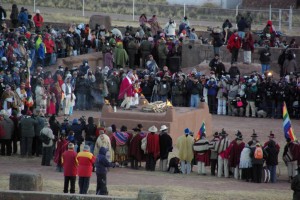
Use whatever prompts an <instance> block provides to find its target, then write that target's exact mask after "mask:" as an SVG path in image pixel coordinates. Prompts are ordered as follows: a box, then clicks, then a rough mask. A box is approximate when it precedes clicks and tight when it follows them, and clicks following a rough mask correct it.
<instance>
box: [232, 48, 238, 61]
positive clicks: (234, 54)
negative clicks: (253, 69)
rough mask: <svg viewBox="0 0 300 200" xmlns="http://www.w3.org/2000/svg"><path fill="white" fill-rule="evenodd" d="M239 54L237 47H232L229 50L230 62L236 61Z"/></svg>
mask: <svg viewBox="0 0 300 200" xmlns="http://www.w3.org/2000/svg"><path fill="white" fill-rule="evenodd" d="M238 56H239V49H236V48H233V49H232V51H231V64H232V63H235V62H237V60H238Z"/></svg>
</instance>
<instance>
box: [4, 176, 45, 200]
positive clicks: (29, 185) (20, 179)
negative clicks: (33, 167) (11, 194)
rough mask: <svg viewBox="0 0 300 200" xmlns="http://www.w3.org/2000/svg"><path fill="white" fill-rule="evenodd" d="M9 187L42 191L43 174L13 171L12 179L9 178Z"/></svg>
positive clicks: (11, 188)
mask: <svg viewBox="0 0 300 200" xmlns="http://www.w3.org/2000/svg"><path fill="white" fill-rule="evenodd" d="M9 189H10V190H24V191H42V190H43V179H42V176H41V174H35V173H25V172H24V173H11V174H10V180H9ZM0 199H3V198H0ZM4 199H5V198H4Z"/></svg>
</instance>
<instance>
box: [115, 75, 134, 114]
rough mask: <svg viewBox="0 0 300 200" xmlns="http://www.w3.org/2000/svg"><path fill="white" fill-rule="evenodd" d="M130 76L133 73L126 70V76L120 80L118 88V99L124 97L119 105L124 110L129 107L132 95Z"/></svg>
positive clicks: (131, 76)
mask: <svg viewBox="0 0 300 200" xmlns="http://www.w3.org/2000/svg"><path fill="white" fill-rule="evenodd" d="M132 78H133V74H132V72H131V71H130V72H128V74H127V76H126V77H125V78H124V79H123V80H122V82H121V86H120V90H119V96H118V99H124V100H123V102H122V103H121V106H120V107H121V108H124V109H125V110H129V109H130V106H131V103H132V97H133V96H134V91H133V89H134V88H133V81H132Z"/></svg>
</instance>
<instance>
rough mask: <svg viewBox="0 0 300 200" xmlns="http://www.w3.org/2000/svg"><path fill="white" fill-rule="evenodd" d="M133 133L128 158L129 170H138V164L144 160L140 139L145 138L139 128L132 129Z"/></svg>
mask: <svg viewBox="0 0 300 200" xmlns="http://www.w3.org/2000/svg"><path fill="white" fill-rule="evenodd" d="M132 130H133V131H134V133H133V137H132V139H131V141H130V146H129V156H130V159H131V168H132V169H138V168H139V162H141V161H143V160H144V157H145V155H144V152H143V150H142V149H141V145H142V139H143V138H144V137H145V135H144V133H143V132H142V131H141V129H140V128H139V127H136V128H134V129H132Z"/></svg>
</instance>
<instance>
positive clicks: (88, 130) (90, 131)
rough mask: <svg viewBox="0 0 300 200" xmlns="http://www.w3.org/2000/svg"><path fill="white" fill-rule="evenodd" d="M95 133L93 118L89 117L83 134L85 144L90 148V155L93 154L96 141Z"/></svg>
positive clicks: (95, 127)
mask: <svg viewBox="0 0 300 200" xmlns="http://www.w3.org/2000/svg"><path fill="white" fill-rule="evenodd" d="M96 131H97V126H96V125H95V123H94V118H93V117H89V118H88V124H87V125H86V126H85V127H84V132H85V144H86V145H88V146H89V147H90V149H91V152H92V153H94V149H95V143H96V140H97V137H96Z"/></svg>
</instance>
